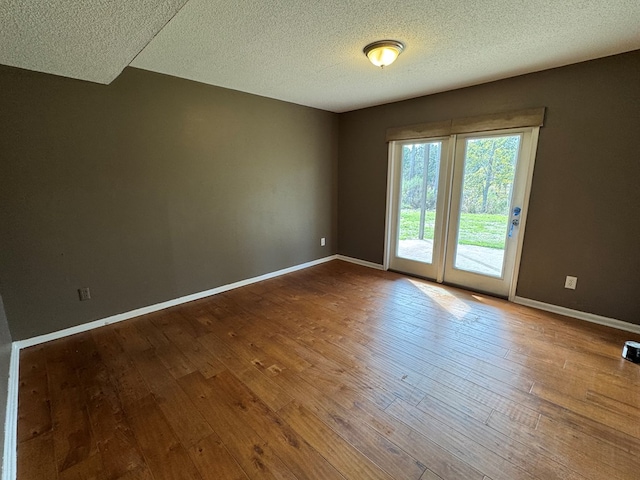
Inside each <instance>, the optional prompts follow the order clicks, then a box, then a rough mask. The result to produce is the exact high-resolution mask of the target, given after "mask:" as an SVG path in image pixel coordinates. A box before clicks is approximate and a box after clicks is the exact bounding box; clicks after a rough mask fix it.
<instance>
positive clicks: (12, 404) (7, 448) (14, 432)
mask: <svg viewBox="0 0 640 480" xmlns="http://www.w3.org/2000/svg"><path fill="white" fill-rule="evenodd" d="M337 258H338V256H337V255H330V256H328V257H324V258H320V259H318V260H313V261H311V262H306V263H302V264H300V265H294V266H293V267H289V268H283V269H282V270H277V271H275V272H271V273H265V274H264V275H260V276H257V277H253V278H248V279H246V280H240V281H239V282H234V283H230V284H228V285H223V286H220V287H216V288H212V289H210V290H205V291H203V292H198V293H194V294H191V295H186V296H184V297H180V298H176V299H174V300H168V301H166V302H161V303H156V304H155V305H149V306H148V307H142V308H137V309H135V310H131V311H129V312H124V313H120V314H118V315H112V316H111V317H107V318H103V319H100V320H95V321H93V322H89V323H83V324H82V325H77V326H75V327H71V328H65V329H64V330H59V331H57V332H52V333H47V334H46V335H39V336H37V337H32V338H28V339H26V340H19V341H16V342H13V343H12V345H11V361H10V365H9V383H8V388H7V411H6V420H5V436H4V457H3V461H2V480H16V475H17V471H16V470H17V468H16V460H17V458H16V457H17V446H18V444H17V438H18V386H19V383H18V381H19V373H20V350H21V349H23V348H27V347H32V346H34V345H39V344H41V343H45V342H49V341H51V340H56V339H58V338H63V337H68V336H69V335H74V334H76V333H81V332H86V331H88V330H92V329H94V328H99V327H104V326H105V325H110V324H112V323H117V322H122V321H123V320H128V319H130V318H134V317H139V316H140V315H145V314H147V313H152V312H157V311H158V310H164V309H165V308H169V307H174V306H176V305H181V304H183V303H187V302H192V301H194V300H199V299H201V298H205V297H209V296H211V295H216V294H218V293H222V292H226V291H229V290H233V289H234V288H240V287H244V286H246V285H251V284H252V283H256V282H261V281H263V280H268V279H270V278H275V277H279V276H280V275H285V274H287V273H292V272H295V271H298V270H303V269H305V268H309V267H313V266H315V265H320V264H321V263H326V262H329V261H331V260H336V259H337Z"/></svg>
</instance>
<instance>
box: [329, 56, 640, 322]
mask: <svg viewBox="0 0 640 480" xmlns="http://www.w3.org/2000/svg"><path fill="white" fill-rule="evenodd" d="M541 106H544V107H547V114H546V121H545V126H544V127H543V128H542V129H541V131H540V140H539V144H538V154H537V159H536V166H535V172H534V177H533V184H532V192H531V202H530V206H529V207H530V208H529V217H528V221H527V230H526V238H525V242H524V249H523V256H522V263H521V270H520V279H519V283H518V289H517V294H518V295H520V296H523V297H527V298H530V299H534V300H539V301H542V302H547V303H551V304H555V305H560V306H564V307H568V308H572V309H576V310H581V311H585V312H591V313H595V314H599V315H604V316H608V317H613V318H617V319H620V320H625V321H627V322H632V323H638V324H640V301H639V300H638V292H640V274H638V272H640V254H639V252H638V244H639V241H640V222H638V219H637V217H638V207H639V206H640V187H639V185H640V154H639V152H640V51H635V52H631V53H628V54H623V55H617V56H613V57H608V58H604V59H599V60H594V61H591V62H586V63H581V64H576V65H572V66H568V67H563V68H558V69H554V70H547V71H544V72H540V73H535V74H530V75H525V76H520V77H515V78H511V79H507V80H503V81H498V82H492V83H487V84H483V85H479V86H475V87H470V88H465V89H460V90H454V91H450V92H446V93H441V94H437V95H430V96H426V97H421V98H416V99H412V100H407V101H404V102H398V103H393V104H388V105H383V106H379V107H375V108H368V109H363V110H358V111H354V112H349V113H346V114H342V115H341V116H340V150H339V158H340V163H339V173H338V179H339V183H338V205H339V213H338V238H339V246H338V251H339V253H341V254H344V255H348V256H351V257H356V258H360V259H363V260H367V261H370V262H376V263H382V261H383V249H384V220H385V194H386V193H385V192H386V180H387V179H386V175H387V145H386V144H385V130H386V129H387V128H388V127H395V126H402V125H410V124H413V123H421V122H427V121H437V120H446V119H451V118H460V117H466V116H473V115H482V114H490V113H497V112H504V111H510V110H518V109H523V108H530V107H541ZM566 275H574V276H577V277H578V288H577V289H576V290H575V291H570V290H566V289H564V288H563V286H564V278H565V276H566Z"/></svg>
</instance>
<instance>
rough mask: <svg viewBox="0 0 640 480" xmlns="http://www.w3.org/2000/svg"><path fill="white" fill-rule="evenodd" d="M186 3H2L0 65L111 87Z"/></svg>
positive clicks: (72, 0) (27, 0) (149, 0)
mask: <svg viewBox="0 0 640 480" xmlns="http://www.w3.org/2000/svg"><path fill="white" fill-rule="evenodd" d="M186 1H187V0H135V1H134V0H91V1H83V0H0V63H2V64H4V65H11V66H12V67H20V68H26V69H27V70H37V71H39V72H46V73H53V74H56V75H63V76H65V77H72V78H79V79H82V80H89V81H92V82H97V83H111V82H112V81H113V79H115V78H116V77H117V76H118V75H120V72H122V70H123V69H124V68H125V67H126V66H127V65H128V64H129V63H130V62H131V60H133V58H134V57H135V56H136V55H137V54H138V52H140V50H142V49H143V48H144V46H145V45H147V43H149V41H150V40H151V39H152V38H153V37H154V35H155V34H156V33H158V32H159V31H160V30H161V29H162V27H164V26H165V25H166V23H167V22H168V21H169V20H171V18H172V17H173V16H174V15H175V14H176V12H177V11H178V10H179V9H180V7H182V6H183V5H184V4H185V3H186Z"/></svg>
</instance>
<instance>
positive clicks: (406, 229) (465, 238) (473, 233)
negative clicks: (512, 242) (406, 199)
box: [400, 209, 508, 248]
mask: <svg viewBox="0 0 640 480" xmlns="http://www.w3.org/2000/svg"><path fill="white" fill-rule="evenodd" d="M507 220H508V217H507V216H506V215H489V214H485V213H463V214H462V218H461V219H460V235H459V239H460V243H461V244H463V245H477V246H480V247H489V248H504V242H505V229H506V225H507ZM434 221H435V212H427V213H426V219H425V225H424V238H433V225H434ZM419 227H420V210H409V209H403V210H402V211H401V213H400V240H411V239H417V238H418V229H419Z"/></svg>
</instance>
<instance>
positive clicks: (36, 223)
mask: <svg viewBox="0 0 640 480" xmlns="http://www.w3.org/2000/svg"><path fill="white" fill-rule="evenodd" d="M337 125H338V118H337V115H335V114H331V113H328V112H323V111H319V110H314V109H311V108H306V107H301V106H297V105H292V104H288V103H285V102H279V101H276V100H271V99H266V98H262V97H257V96H253V95H248V94H244V93H240V92H235V91H231V90H225V89H221V88H216V87H212V86H206V85H202V84H198V83H195V82H190V81H187V80H181V79H177V78H172V77H168V76H164V75H160V74H154V73H151V72H146V71H143V70H137V69H132V68H128V69H126V70H125V71H124V72H123V74H122V75H121V76H120V77H119V78H118V79H117V80H116V81H115V82H113V83H112V84H111V85H109V86H103V85H96V84H92V83H88V82H81V81H76V80H71V79H67V78H61V77H55V76H51V75H45V74H40V73H34V72H28V71H24V70H19V69H13V68H8V67H0V132H1V133H0V158H1V160H0V225H2V229H0V246H1V248H0V292H1V293H2V296H3V298H4V303H5V309H6V313H7V317H8V319H9V325H10V327H11V331H12V333H13V337H14V340H20V339H24V338H28V337H32V336H35V335H39V334H44V333H48V332H51V331H55V330H59V329H63V328H66V327H70V326H73V325H77V324H80V323H84V322H88V321H91V320H95V319H99V318H103V317H106V316H109V315H113V314H117V313H120V312H125V311H129V310H132V309H135V308H138V307H142V306H147V305H151V304H154V303H158V302H162V301H165V300H170V299H174V298H177V297H180V296H184V295H188V294H191V293H195V292H199V291H203V290H207V289H211V288H214V287H217V286H220V285H223V284H228V283H231V282H235V281H238V280H241V279H245V278H249V277H253V276H257V275H260V274H264V273H267V272H272V271H275V270H278V269H282V268H285V267H289V266H292V265H297V264H301V263H304V262H308V261H311V260H315V259H318V258H321V257H325V256H328V255H331V254H333V253H335V252H336V218H337V216H336V198H337V197H336V196H337V193H336V175H337V165H336V162H337V140H338V136H337V135H338V132H337ZM320 237H327V246H326V247H324V248H322V247H320ZM82 286H87V287H90V288H91V293H92V297H93V298H92V300H90V301H86V302H80V301H78V297H77V293H76V289H77V288H79V287H82Z"/></svg>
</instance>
